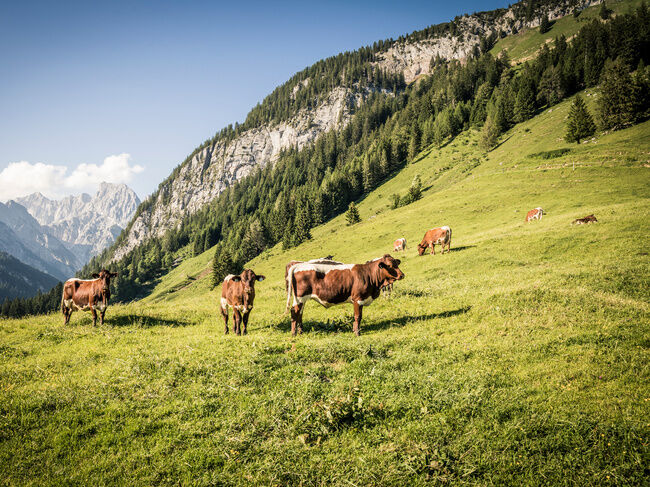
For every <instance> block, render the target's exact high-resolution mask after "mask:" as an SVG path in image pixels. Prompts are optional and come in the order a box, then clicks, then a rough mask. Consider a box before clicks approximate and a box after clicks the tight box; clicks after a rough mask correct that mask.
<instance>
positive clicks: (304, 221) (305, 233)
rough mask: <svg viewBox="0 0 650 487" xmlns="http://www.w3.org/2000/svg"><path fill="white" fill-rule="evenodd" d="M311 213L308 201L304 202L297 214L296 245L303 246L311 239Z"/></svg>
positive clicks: (295, 227)
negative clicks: (302, 244)
mask: <svg viewBox="0 0 650 487" xmlns="http://www.w3.org/2000/svg"><path fill="white" fill-rule="evenodd" d="M310 228H311V212H310V208H309V204H307V201H305V200H302V201H301V202H300V204H299V207H298V210H297V212H296V223H295V225H294V245H298V244H301V243H302V242H304V241H306V240H310V239H311V232H310V231H309V230H310Z"/></svg>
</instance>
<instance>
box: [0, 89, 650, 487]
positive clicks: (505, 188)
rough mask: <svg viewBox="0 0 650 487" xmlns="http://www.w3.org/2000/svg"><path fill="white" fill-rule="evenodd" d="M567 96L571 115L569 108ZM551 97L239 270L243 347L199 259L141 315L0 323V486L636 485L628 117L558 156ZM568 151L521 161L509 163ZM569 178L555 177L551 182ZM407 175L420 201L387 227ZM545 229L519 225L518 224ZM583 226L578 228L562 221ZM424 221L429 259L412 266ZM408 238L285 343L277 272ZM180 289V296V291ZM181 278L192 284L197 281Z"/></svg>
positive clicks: (637, 268) (634, 166) (636, 283)
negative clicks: (353, 212)
mask: <svg viewBox="0 0 650 487" xmlns="http://www.w3.org/2000/svg"><path fill="white" fill-rule="evenodd" d="M586 99H587V100H588V102H592V100H593V97H591V96H587V97H586ZM569 103H570V100H569V101H567V102H565V103H563V104H561V105H558V106H557V107H554V108H553V109H552V110H548V111H546V112H544V113H542V114H540V115H539V116H537V117H535V118H534V119H532V120H530V121H529V122H526V123H524V124H520V125H518V126H517V127H515V128H514V129H513V130H512V131H510V132H509V133H508V134H506V136H505V137H504V141H503V143H502V144H501V145H500V146H499V147H498V148H497V149H495V150H494V151H492V152H491V153H490V154H489V155H488V156H487V157H486V156H484V155H481V154H480V153H479V152H478V151H477V149H476V140H477V134H476V133H466V134H462V135H461V136H459V137H458V138H457V139H456V140H454V141H453V142H451V143H449V144H448V145H447V146H445V147H444V148H442V149H441V150H439V151H438V150H432V151H425V152H424V153H423V154H422V157H421V158H420V159H419V160H417V161H416V162H414V163H413V164H410V165H409V166H407V167H406V168H405V169H404V170H403V171H401V172H400V173H399V174H398V175H396V176H395V177H394V178H393V179H391V180H390V181H388V182H387V183H385V184H384V185H383V186H381V187H379V188H378V189H377V190H375V191H374V192H372V193H371V194H369V195H368V196H367V197H366V198H365V199H364V200H363V201H362V202H360V204H359V209H360V212H361V216H362V218H363V222H362V223H360V224H358V225H355V226H354V227H346V226H345V222H344V218H343V217H342V216H341V217H338V218H336V219H334V220H333V221H331V222H328V223H327V224H325V225H323V226H321V227H318V228H316V229H314V231H313V236H314V239H313V240H312V241H309V242H306V243H305V244H303V245H301V246H299V247H297V248H296V249H292V250H291V251H289V252H283V251H281V249H280V248H277V247H276V248H273V249H271V250H269V251H267V252H265V253H264V254H262V255H261V256H259V257H258V258H256V259H255V260H254V261H253V262H252V263H251V264H250V267H252V268H254V269H255V271H256V272H258V273H263V274H265V275H266V276H267V277H268V279H267V280H266V281H264V282H262V283H259V284H258V285H257V298H256V308H255V310H254V311H253V313H252V315H251V322H250V325H249V333H250V334H249V335H248V336H247V337H243V338H239V337H234V336H232V335H230V336H224V335H223V324H222V322H221V321H220V319H217V314H218V310H217V306H218V304H217V303H218V296H219V292H220V290H219V289H216V290H214V291H211V290H209V278H208V277H207V276H205V273H204V270H205V269H206V267H207V266H208V264H209V260H210V257H211V252H206V253H204V254H202V255H200V256H198V257H195V258H193V259H189V260H188V261H185V262H183V263H182V264H181V265H180V266H179V267H178V268H176V269H175V270H174V271H173V272H171V273H170V274H169V275H168V276H166V278H165V279H163V281H162V282H161V283H160V284H159V285H158V287H157V288H156V289H155V290H154V293H153V294H152V295H151V296H149V297H148V298H146V299H144V300H142V301H140V302H137V303H133V304H131V305H127V306H114V307H111V308H110V309H109V311H108V315H107V316H108V317H109V319H108V320H107V325H105V326H104V327H97V328H93V327H92V326H90V323H91V321H90V318H89V316H87V315H83V317H82V315H80V314H79V313H77V314H75V315H73V319H72V325H71V326H68V327H63V326H62V325H61V321H62V320H61V318H60V317H59V316H58V315H57V316H55V315H52V316H46V317H38V318H32V319H24V320H8V321H4V322H3V323H2V325H1V326H0V343H1V344H2V346H1V348H0V352H1V355H0V387H1V388H2V394H1V395H0V411H1V414H0V438H1V439H0V479H2V481H3V482H4V483H6V484H15V483H27V484H29V483H34V484H48V483H62V482H63V481H64V480H65V481H66V482H68V483H73V484H88V483H97V482H98V481H99V482H100V483H133V484H151V483H157V484H158V483H162V484H177V483H183V484H197V485H209V484H252V485H259V484H264V485H266V484H274V485H283V484H303V485H324V484H337V485H349V484H354V485H420V484H424V483H426V482H431V481H437V482H441V483H442V482H455V483H478V484H490V483H495V484H517V485H520V484H522V483H532V484H551V485H556V484H584V485H593V484H608V483H611V484H619V485H626V484H627V485H637V484H640V483H642V482H643V478H644V475H645V474H646V473H647V472H646V469H647V457H648V446H647V438H648V433H649V430H650V428H649V423H650V414H649V411H648V402H647V401H648V398H650V388H649V387H648V383H649V382H648V380H649V379H650V377H649V375H650V374H649V372H650V371H649V367H648V363H649V362H648V347H649V345H650V333H649V331H650V329H649V327H648V325H649V323H648V312H649V311H650V309H649V308H650V305H649V304H648V290H649V282H648V276H649V275H650V272H649V271H650V263H649V260H648V248H647V235H648V230H649V225H648V221H649V217H650V214H649V213H650V210H649V206H648V203H649V201H650V199H649V198H650V191H649V189H648V188H649V187H650V186H649V183H650V173H649V172H648V171H649V169H648V166H649V165H650V137H648V135H649V134H650V123H645V124H641V125H638V126H636V127H633V128H630V129H627V130H624V131H621V132H615V133H611V134H607V135H603V136H600V137H597V138H595V139H594V140H592V141H590V142H588V143H586V144H581V145H580V146H575V145H574V146H569V145H568V144H566V143H564V142H563V141H562V140H561V138H562V135H563V133H562V131H563V127H564V117H565V116H566V113H567V110H568V106H569ZM559 148H569V149H570V150H569V152H566V153H565V154H563V155H561V156H560V157H557V158H551V159H544V158H543V157H540V156H534V157H533V156H531V155H532V154H539V153H548V152H549V151H554V150H556V149H559ZM574 164H575V170H574V169H573V167H574ZM416 174H419V175H420V176H421V177H422V180H423V183H424V187H425V188H426V190H425V192H424V197H423V198H422V200H420V201H418V202H416V203H413V204H411V205H409V206H406V207H403V208H399V209H397V210H389V209H388V207H387V202H388V197H389V195H390V194H392V193H396V192H398V193H401V194H403V193H404V192H405V191H406V189H407V188H408V186H409V185H410V182H411V181H412V179H413V177H414V176H415V175H416ZM535 206H542V207H544V208H545V209H546V210H547V211H548V215H547V216H545V217H544V219H543V220H542V221H541V222H535V223H531V224H525V223H524V222H523V220H524V215H525V212H526V210H528V209H530V208H533V207H535ZM592 212H593V213H595V214H596V216H597V217H598V219H599V220H600V223H598V224H596V225H590V226H578V227H572V226H571V225H569V223H570V222H571V221H572V220H573V219H574V218H576V217H581V216H584V215H586V214H589V213H592ZM442 224H448V225H450V226H451V227H452V228H453V235H454V238H453V241H452V252H451V253H450V254H447V255H444V256H440V255H436V256H426V257H418V256H417V254H416V251H415V245H416V244H417V242H418V241H419V239H420V238H421V237H422V235H423V233H424V231H425V230H426V229H428V228H431V227H433V226H438V225H442ZM399 236H404V237H406V238H407V240H408V249H407V251H406V252H405V253H404V254H403V255H401V256H400V258H402V260H403V263H402V266H401V267H402V269H403V271H404V272H405V274H406V278H405V280H404V281H401V282H399V283H398V284H397V285H396V286H395V292H394V295H393V298H392V299H391V300H385V299H380V300H378V301H376V302H375V303H373V305H372V306H371V307H368V308H367V309H366V310H365V312H364V321H363V323H362V326H361V331H362V336H361V338H355V337H354V336H353V335H352V333H351V323H352V309H351V307H349V306H341V307H336V308H332V309H330V310H324V309H323V308H321V307H320V306H318V305H316V304H314V303H311V304H308V305H307V308H306V311H305V330H306V333H305V334H304V335H303V336H301V337H298V338H297V339H295V340H294V339H292V338H291V337H290V335H289V331H288V330H289V322H288V318H287V317H286V316H282V313H283V311H284V309H283V308H284V301H285V299H284V298H285V297H284V287H283V280H282V275H283V271H284V264H285V263H286V262H287V261H288V260H290V259H292V258H312V257H318V256H322V255H325V254H328V253H332V254H334V256H335V257H336V258H337V259H340V260H343V261H347V262H364V261H365V260H368V259H370V258H373V257H376V256H378V255H381V254H383V253H384V252H387V251H390V250H391V245H392V241H393V240H394V238H396V237H399ZM188 276H190V277H191V278H194V279H188ZM201 276H205V277H201Z"/></svg>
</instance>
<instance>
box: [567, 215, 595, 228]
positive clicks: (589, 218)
mask: <svg viewBox="0 0 650 487" xmlns="http://www.w3.org/2000/svg"><path fill="white" fill-rule="evenodd" d="M589 223H598V220H597V219H596V217H595V216H594V215H593V214H591V215H587V216H586V217H584V218H576V219H575V220H573V223H572V225H587V224H589Z"/></svg>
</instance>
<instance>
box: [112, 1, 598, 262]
mask: <svg viewBox="0 0 650 487" xmlns="http://www.w3.org/2000/svg"><path fill="white" fill-rule="evenodd" d="M597 3H600V2H599V0H587V1H575V0H551V1H546V2H535V3H533V2H519V3H517V4H514V5H512V6H511V7H510V8H507V9H498V10H494V11H491V12H482V13H476V14H472V15H464V16H462V17H457V18H456V19H454V21H452V22H449V23H446V24H440V25H436V26H431V27H429V28H427V29H424V30H422V31H419V32H415V33H413V34H411V35H410V36H405V37H401V38H399V39H398V40H396V41H394V40H388V41H382V42H379V43H375V44H374V45H373V46H372V47H367V48H362V49H360V50H358V51H355V52H353V53H344V54H341V55H339V56H335V57H333V58H329V59H326V60H323V61H320V62H318V63H316V64H315V65H314V66H311V67H310V68H307V69H305V70H304V71H302V72H300V73H298V74H296V75H295V76H294V77H292V78H291V79H290V80H289V81H288V82H287V83H285V84H284V85H282V86H280V87H279V88H277V89H276V90H275V91H274V92H273V93H272V94H271V95H269V97H267V98H266V99H265V100H264V101H263V102H262V103H261V104H259V105H258V106H257V107H255V108H254V109H253V110H252V111H251V112H250V113H249V115H248V117H247V119H246V121H245V123H244V124H242V125H239V126H235V128H234V129H233V128H232V127H229V128H227V129H224V130H222V131H221V132H220V133H218V134H217V135H216V136H215V137H214V138H212V139H210V140H208V141H206V142H204V143H203V144H202V145H201V146H199V147H198V148H197V149H195V150H194V152H193V153H192V154H190V156H189V157H188V158H187V159H186V160H185V161H184V162H183V163H182V164H181V165H180V166H179V167H177V168H176V169H175V170H174V172H173V173H172V174H171V175H170V176H169V177H168V178H167V179H166V180H165V181H163V182H162V183H161V185H160V186H159V189H158V191H156V192H155V193H154V194H153V195H152V196H151V197H150V199H148V200H147V201H146V202H145V204H144V205H142V207H141V208H139V210H138V212H137V213H136V216H135V218H134V220H133V221H132V222H131V223H130V224H129V226H128V227H127V229H126V230H125V233H124V235H123V236H122V237H121V238H120V239H119V242H118V243H117V244H116V246H115V248H114V249H112V251H111V252H110V254H111V255H110V260H119V259H120V258H122V257H123V256H125V255H126V254H127V253H128V252H130V251H131V250H133V249H134V248H135V247H136V246H138V245H141V244H142V243H144V242H146V241H147V240H149V239H150V238H152V237H162V236H163V235H164V234H165V233H166V232H167V231H168V230H170V229H175V228H179V226H180V225H181V222H182V221H183V219H184V218H185V217H186V216H187V215H191V214H194V213H196V212H197V211H199V210H200V209H201V208H203V207H205V206H206V205H207V204H208V203H210V202H211V201H213V200H214V199H215V198H216V197H217V196H218V195H219V194H221V193H222V192H223V191H225V190H226V189H227V188H229V187H231V186H232V185H233V183H234V182H236V181H238V180H241V179H242V178H244V177H245V176H247V175H249V174H251V173H252V171H253V170H254V169H256V168H263V167H265V166H266V165H268V164H274V163H275V162H276V161H277V160H278V158H279V156H280V154H281V153H282V152H283V151H286V150H289V149H298V150H300V149H302V148H304V147H306V146H308V145H310V144H313V142H314V141H315V140H316V139H317V137H318V136H320V135H322V134H324V133H327V132H329V131H332V130H336V129H341V128H342V127H345V126H346V125H347V124H348V123H349V122H350V120H351V119H352V117H353V115H354V113H355V112H356V111H357V110H358V109H359V108H360V106H362V105H363V104H364V103H365V102H366V101H367V100H368V99H371V98H372V95H373V94H376V93H381V94H383V95H384V96H386V97H394V96H395V95H396V94H397V93H399V92H400V91H401V90H402V89H403V86H402V85H401V84H400V83H399V82H396V79H401V80H402V82H406V83H411V82H413V81H415V80H416V79H418V77H420V76H422V75H426V74H429V73H430V72H431V70H432V68H433V67H434V66H435V62H434V61H435V60H437V59H444V60H454V59H455V60H463V59H466V58H467V57H468V56H469V55H470V54H471V53H473V52H477V51H479V50H482V49H484V48H487V49H489V48H490V47H492V44H493V43H494V42H496V40H497V39H498V38H500V37H502V36H505V35H508V34H511V33H514V32H517V31H519V30H521V29H524V28H530V27H536V26H538V25H539V24H540V21H541V18H542V17H543V16H544V15H546V16H548V18H549V19H550V20H554V19H557V18H560V17H562V16H564V15H567V14H569V13H571V12H572V11H573V10H574V9H576V8H584V7H587V6H589V5H593V4H597ZM486 43H487V44H489V45H486Z"/></svg>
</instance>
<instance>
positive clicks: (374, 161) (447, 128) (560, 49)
mask: <svg viewBox="0 0 650 487" xmlns="http://www.w3.org/2000/svg"><path fill="white" fill-rule="evenodd" d="M649 20H650V18H649V16H648V11H647V9H646V7H645V5H642V6H641V7H640V8H639V9H638V10H637V12H635V13H633V14H629V15H620V16H617V17H616V18H614V19H612V20H608V21H607V22H606V23H603V22H600V21H594V22H593V23H591V24H589V25H587V26H585V27H583V29H581V31H580V32H579V34H578V35H577V36H576V37H575V38H574V39H573V40H572V42H570V43H568V42H567V41H566V39H564V38H563V37H560V38H558V39H556V41H555V44H554V47H553V48H549V47H548V46H544V47H543V48H542V50H541V52H540V55H539V56H538V57H537V58H536V59H535V60H533V61H530V62H528V63H526V64H524V65H523V66H522V67H521V69H518V70H514V69H512V67H511V66H510V62H509V60H508V59H507V57H505V56H501V57H499V58H497V59H495V58H493V57H492V56H491V55H489V54H488V53H480V52H477V53H476V54H475V55H474V56H473V57H471V58H470V59H468V60H467V62H466V63H464V64H461V63H460V62H458V61H450V62H439V63H437V64H436V65H435V67H434V70H433V72H432V74H431V75H430V76H427V77H425V78H422V79H421V80H420V81H419V82H418V83H414V84H413V85H411V86H409V87H407V88H406V89H405V90H404V91H402V92H400V93H397V94H395V95H391V94H385V93H375V94H373V95H372V96H371V97H370V98H369V99H368V100H367V103H365V104H364V105H362V106H361V107H360V108H359V109H358V110H357V112H356V113H355V114H354V116H353V118H352V119H351V121H350V123H349V124H348V125H347V126H346V127H344V128H341V129H339V130H336V131H330V132H328V133H326V134H323V135H321V136H320V137H319V138H318V139H317V140H316V141H315V143H314V144H313V145H311V146H309V147H305V148H303V149H302V150H300V151H298V150H296V149H288V150H286V151H284V152H283V153H281V155H280V157H279V159H278V161H277V163H276V164H275V165H273V166H271V165H269V166H267V167H265V168H263V169H259V168H258V169H257V170H255V171H253V172H252V173H251V174H250V175H249V176H248V177H246V178H244V179H242V180H240V181H238V182H237V183H235V184H234V185H233V186H232V187H230V188H229V189H227V190H226V191H224V192H223V193H222V194H220V195H219V197H217V198H216V199H215V200H214V201H213V202H211V203H210V204H208V205H206V206H205V207H204V208H203V209H201V210H200V211H199V212H197V213H195V214H194V215H192V216H190V217H188V218H187V219H185V220H184V221H183V223H182V225H181V226H180V227H179V228H178V229H175V230H172V231H169V232H167V234H166V235H165V236H164V237H162V238H156V239H152V240H150V241H148V242H147V243H145V244H143V245H141V246H139V247H137V248H135V249H134V250H132V251H131V252H130V253H129V254H128V255H126V256H125V257H124V258H122V259H121V260H120V261H119V262H117V263H114V264H111V269H112V270H114V271H117V272H118V273H119V274H120V275H119V277H118V278H117V279H116V280H115V292H114V297H115V298H116V299H117V300H120V301H128V300H130V299H134V298H136V297H138V296H139V295H141V293H142V292H143V286H145V285H146V284H147V283H149V282H151V281H152V280H153V279H155V278H156V277H158V276H159V275H161V274H162V273H164V272H166V271H168V270H169V269H170V268H171V267H172V266H173V265H174V259H177V258H180V257H184V256H188V255H196V254H198V253H201V252H203V251H205V250H208V249H209V248H211V247H212V246H214V245H215V244H217V243H218V245H217V247H216V248H215V255H214V261H213V269H214V273H213V283H214V284H218V283H219V282H220V281H221V279H222V278H223V276H225V275H226V274H228V273H235V272H237V271H238V270H239V269H241V267H242V265H243V264H244V263H245V262H247V261H249V260H250V259H252V258H253V257H255V256H256V255H259V254H260V253H261V252H263V251H264V250H265V249H266V248H268V247H270V246H272V245H275V244H276V243H278V242H282V244H283V246H284V248H289V247H292V246H294V245H297V244H299V243H301V242H303V241H305V240H307V239H309V238H311V235H310V229H311V228H313V227H314V226H316V225H319V224H321V223H323V222H324V221H326V220H328V219H330V218H332V217H334V216H336V215H338V214H340V213H342V212H344V211H345V210H347V209H348V206H349V204H350V203H351V202H353V201H355V200H357V199H358V198H359V197H360V196H362V195H363V194H364V193H366V192H368V191H371V190H372V189H374V188H375V187H376V186H377V185H379V184H380V183H381V182H383V181H384V180H386V179H387V178H389V177H390V176H391V175H392V174H394V173H395V172H396V171H398V170H400V169H401V168H402V167H403V166H404V165H405V164H406V163H407V162H409V161H412V160H413V159H414V158H415V156H416V155H417V154H418V153H419V152H420V151H421V150H422V149H423V148H425V147H428V146H430V145H431V144H434V145H436V146H442V145H444V144H445V143H446V142H447V141H448V140H450V139H451V138H452V137H454V136H456V135H457V134H459V133H460V132H461V131H463V130H466V129H468V128H470V127H476V128H481V127H482V128H481V130H482V138H483V134H485V133H486V132H488V131H491V132H493V133H494V134H495V137H498V135H499V134H501V133H502V132H504V131H505V130H507V129H509V128H510V127H511V126H512V125H514V124H515V123H518V122H522V121H524V120H527V119H529V118H531V117H532V116H534V115H535V114H536V113H537V112H538V111H539V110H541V109H546V108H547V107H549V106H552V105H554V104H556V103H558V102H559V101H561V100H562V99H564V98H565V97H567V96H569V95H572V94H573V93H575V92H577V91H579V90H581V89H583V88H585V87H590V86H595V84H597V83H598V81H599V80H600V78H601V74H602V73H603V71H604V70H605V68H606V66H607V68H608V69H607V72H606V73H605V74H604V75H603V82H604V83H605V80H606V79H607V77H608V76H610V75H612V74H611V71H612V68H611V66H619V67H622V69H621V70H620V72H619V75H620V76H623V77H625V76H628V77H630V76H631V75H630V72H631V71H633V70H634V68H635V67H636V66H638V63H639V62H647V61H648V60H647V56H648V54H649V53H650V50H648V49H647V47H648V44H649V40H650V39H649V35H648V25H650V22H649ZM625 46H627V48H625ZM608 58H612V59H617V61H615V62H614V61H607V60H608ZM601 60H602V62H601ZM640 71H641V72H642V74H639V72H640ZM633 77H634V78H635V79H638V82H639V83H646V85H644V86H647V82H648V76H647V69H645V68H644V67H643V66H641V68H640V69H637V70H636V74H634V75H633ZM616 86H620V83H618V82H617V84H616ZM637 91H638V90H637ZM646 93H647V89H646ZM603 98H606V97H603ZM641 98H643V97H642V96H641ZM614 103H618V101H617V100H614ZM643 103H645V105H643ZM636 106H637V108H638V109H639V110H640V111H638V113H639V114H641V115H638V116H637V119H638V117H639V116H643V115H642V113H644V110H646V111H647V100H646V101H644V102H642V103H641V105H639V104H638V103H637V105H636ZM644 107H645V108H644ZM615 108H616V107H615ZM611 111H612V113H613V112H616V109H614V110H611ZM631 123H633V122H631ZM604 126H605V124H603V127H604ZM618 126H624V125H620V123H619V124H618ZM614 127H615V126H612V128H614ZM488 129H489V130H488ZM493 143H494V142H493ZM493 143H492V145H493ZM489 148H490V147H489V145H488V146H487V147H486V149H489ZM103 255H104V256H106V255H108V254H107V253H104V254H103ZM102 262H103V259H102V258H101V256H100V258H98V259H94V260H93V261H92V262H91V264H89V265H88V266H87V267H86V268H85V269H84V271H83V274H84V275H88V274H90V273H92V272H96V271H97V270H98V269H99V268H100V267H101V265H100V264H101V263H102Z"/></svg>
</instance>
